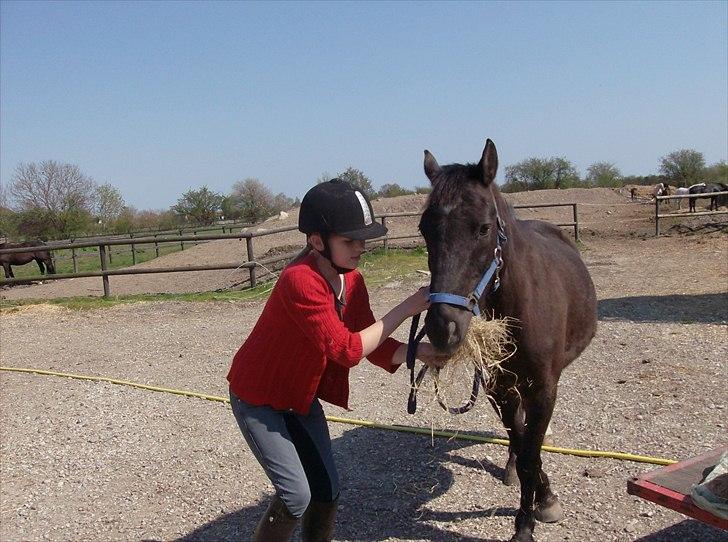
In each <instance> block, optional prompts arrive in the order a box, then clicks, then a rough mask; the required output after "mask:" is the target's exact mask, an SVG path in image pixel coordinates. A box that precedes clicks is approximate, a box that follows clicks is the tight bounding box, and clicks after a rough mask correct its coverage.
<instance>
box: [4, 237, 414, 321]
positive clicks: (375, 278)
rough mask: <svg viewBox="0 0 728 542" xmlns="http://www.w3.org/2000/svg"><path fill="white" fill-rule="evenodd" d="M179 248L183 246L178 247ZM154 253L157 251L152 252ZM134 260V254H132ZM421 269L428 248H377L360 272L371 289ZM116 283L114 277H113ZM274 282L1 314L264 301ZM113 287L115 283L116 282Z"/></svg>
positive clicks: (13, 303)
mask: <svg viewBox="0 0 728 542" xmlns="http://www.w3.org/2000/svg"><path fill="white" fill-rule="evenodd" d="M178 246H179V245H178ZM152 252H154V251H153V250H152ZM129 258H131V255H129ZM418 269H427V252H426V251H425V249H424V248H415V249H389V250H386V251H385V250H384V249H382V248H377V249H374V250H372V251H371V252H368V253H366V254H365V255H364V256H363V257H362V261H361V264H360V266H359V270H360V271H361V273H362V275H363V276H364V280H366V283H367V286H368V287H369V288H373V287H376V286H380V285H382V284H385V283H387V282H391V281H393V280H402V279H404V278H406V277H407V276H412V275H413V274H414V273H416V271H417V270H418ZM99 280H101V279H99ZM112 280H113V277H112ZM273 284H274V282H273V281H268V282H264V283H262V284H259V285H258V286H256V287H255V288H253V289H248V290H236V291H226V292H201V293H191V294H139V295H118V296H114V295H112V296H111V297H109V298H104V297H90V296H89V297H65V298H56V299H48V300H43V299H17V300H0V313H12V312H15V311H18V310H19V309H20V307H23V306H27V305H42V304H46V305H56V306H62V307H66V308H68V309H72V310H92V309H105V308H108V307H113V306H115V305H121V304H128V303H144V302H154V301H184V302H205V301H260V300H265V299H267V298H268V295H269V293H270V291H271V290H272V289H273ZM112 287H113V283H112Z"/></svg>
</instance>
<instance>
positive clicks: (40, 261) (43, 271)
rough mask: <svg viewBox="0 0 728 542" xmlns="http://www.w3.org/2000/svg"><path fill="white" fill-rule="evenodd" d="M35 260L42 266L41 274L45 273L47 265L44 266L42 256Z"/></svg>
mask: <svg viewBox="0 0 728 542" xmlns="http://www.w3.org/2000/svg"><path fill="white" fill-rule="evenodd" d="M35 262H36V263H37V264H38V267H39V268H40V274H41V275H45V267H43V260H41V259H40V258H36V259H35Z"/></svg>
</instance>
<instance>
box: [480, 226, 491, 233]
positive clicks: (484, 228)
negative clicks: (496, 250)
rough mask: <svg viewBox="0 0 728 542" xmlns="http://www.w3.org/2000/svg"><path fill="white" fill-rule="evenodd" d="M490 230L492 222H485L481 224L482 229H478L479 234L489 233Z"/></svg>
mask: <svg viewBox="0 0 728 542" xmlns="http://www.w3.org/2000/svg"><path fill="white" fill-rule="evenodd" d="M489 231H490V224H483V225H481V226H480V230H479V231H478V235H488V232H489Z"/></svg>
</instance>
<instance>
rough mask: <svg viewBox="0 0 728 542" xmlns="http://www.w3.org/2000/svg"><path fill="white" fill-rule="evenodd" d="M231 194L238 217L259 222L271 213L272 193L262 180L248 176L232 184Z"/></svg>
mask: <svg viewBox="0 0 728 542" xmlns="http://www.w3.org/2000/svg"><path fill="white" fill-rule="evenodd" d="M231 196H232V197H233V198H234V200H235V204H234V205H235V207H236V208H237V209H238V210H239V212H240V217H241V218H242V219H243V220H245V221H246V222H253V223H256V222H260V221H261V220H263V219H265V218H268V217H269V216H270V215H271V214H273V210H272V209H273V194H272V193H271V191H270V190H269V189H268V187H267V186H265V185H264V184H263V183H262V182H260V181H259V180H258V179H256V178H254V177H248V178H247V179H244V180H242V181H237V182H236V183H235V184H233V189H232V194H231Z"/></svg>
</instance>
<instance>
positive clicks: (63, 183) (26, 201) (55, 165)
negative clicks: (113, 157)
mask: <svg viewBox="0 0 728 542" xmlns="http://www.w3.org/2000/svg"><path fill="white" fill-rule="evenodd" d="M95 192H96V185H95V183H94V182H93V179H91V178H90V177H87V176H86V175H84V174H83V173H82V172H81V170H80V169H79V168H78V166H75V165H73V164H61V163H59V162H56V161H55V160H45V161H43V162H41V163H40V164H36V163H35V162H31V163H29V164H22V163H21V164H19V165H18V166H17V167H16V168H15V173H14V174H13V177H12V180H11V185H10V194H11V195H12V196H13V198H14V200H15V202H16V203H17V205H18V207H19V208H20V209H22V210H29V209H36V208H37V209H44V210H46V211H52V212H53V213H61V212H63V211H67V210H69V209H72V208H80V209H85V210H87V211H91V210H92V204H93V201H94V195H95Z"/></svg>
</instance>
